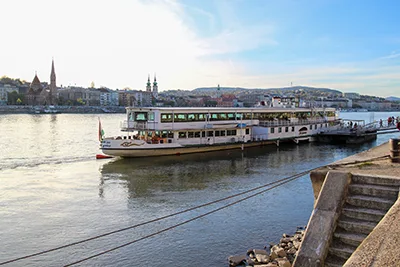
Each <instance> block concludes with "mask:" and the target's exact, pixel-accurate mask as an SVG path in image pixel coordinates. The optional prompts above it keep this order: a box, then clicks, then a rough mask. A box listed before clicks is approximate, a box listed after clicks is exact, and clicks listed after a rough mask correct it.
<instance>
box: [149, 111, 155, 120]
mask: <svg viewBox="0 0 400 267" xmlns="http://www.w3.org/2000/svg"><path fill="white" fill-rule="evenodd" d="M149 121H154V112H149Z"/></svg>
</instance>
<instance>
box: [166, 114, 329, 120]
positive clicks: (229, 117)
mask: <svg viewBox="0 0 400 267" xmlns="http://www.w3.org/2000/svg"><path fill="white" fill-rule="evenodd" d="M313 116H316V117H324V116H328V117H332V116H335V113H334V112H327V113H326V114H323V113H322V112H319V113H317V114H314V115H313V114H312V113H311V112H297V113H290V112H281V113H251V112H249V113H211V114H207V113H189V114H186V113H182V114H179V113H178V114H168V113H161V122H172V121H174V122H190V121H206V120H208V121H224V120H236V121H238V120H242V119H243V120H252V119H253V120H270V121H272V120H274V119H289V118H298V119H307V118H310V117H313Z"/></svg>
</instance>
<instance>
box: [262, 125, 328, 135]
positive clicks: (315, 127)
mask: <svg viewBox="0 0 400 267" xmlns="http://www.w3.org/2000/svg"><path fill="white" fill-rule="evenodd" d="M324 125H325V127H328V124H327V123H325V124H321V125H320V128H322V127H324ZM277 128H278V130H277V131H278V133H281V132H282V131H283V129H284V130H285V133H288V132H289V129H290V131H291V132H294V126H292V127H277ZM312 129H313V125H310V130H312ZM314 129H315V130H317V129H318V125H317V124H315V125H314ZM300 131H301V129H300ZM270 132H271V133H272V134H273V133H275V128H271V130H270Z"/></svg>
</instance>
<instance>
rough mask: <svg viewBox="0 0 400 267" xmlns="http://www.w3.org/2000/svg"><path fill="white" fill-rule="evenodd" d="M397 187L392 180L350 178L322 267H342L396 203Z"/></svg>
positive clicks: (360, 176) (358, 176)
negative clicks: (344, 200)
mask: <svg viewBox="0 0 400 267" xmlns="http://www.w3.org/2000/svg"><path fill="white" fill-rule="evenodd" d="M399 186H400V184H399V181H398V180H395V179H385V178H381V177H379V178H377V177H372V176H362V175H353V177H352V181H351V184H350V186H349V191H348V194H347V198H346V202H345V204H344V205H343V207H342V212H341V215H340V217H339V219H338V222H337V226H336V229H335V232H334V233H333V237H332V242H331V245H330V247H329V252H328V255H327V257H326V259H325V266H327V267H340V266H343V264H344V263H345V262H346V260H347V259H348V258H350V256H351V254H353V252H354V251H355V250H356V249H357V247H358V246H359V245H360V244H361V242H362V241H363V240H364V239H365V238H366V237H367V236H368V235H369V233H370V232H371V231H372V230H373V229H374V228H375V226H376V225H377V224H378V223H379V221H380V220H381V219H382V218H383V216H384V215H385V214H386V212H387V211H388V210H389V209H390V207H391V206H392V205H393V204H394V202H395V201H396V200H397V198H398V194H399Z"/></svg>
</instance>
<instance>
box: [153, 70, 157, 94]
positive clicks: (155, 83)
mask: <svg viewBox="0 0 400 267" xmlns="http://www.w3.org/2000/svg"><path fill="white" fill-rule="evenodd" d="M153 97H154V98H155V99H157V98H158V84H157V78H156V74H155V73H154V82H153Z"/></svg>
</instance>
